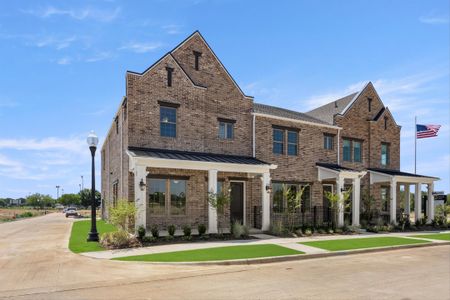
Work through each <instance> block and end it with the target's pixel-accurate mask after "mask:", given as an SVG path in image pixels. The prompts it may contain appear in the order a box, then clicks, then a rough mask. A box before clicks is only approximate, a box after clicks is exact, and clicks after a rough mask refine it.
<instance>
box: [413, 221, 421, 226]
mask: <svg viewBox="0 0 450 300" xmlns="http://www.w3.org/2000/svg"><path fill="white" fill-rule="evenodd" d="M414 225H416V227H420V225H421V222H420V220H419V219H416V221H415V222H414Z"/></svg>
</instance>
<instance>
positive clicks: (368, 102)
mask: <svg viewBox="0 0 450 300" xmlns="http://www.w3.org/2000/svg"><path fill="white" fill-rule="evenodd" d="M367 105H368V106H369V112H371V111H372V98H367Z"/></svg>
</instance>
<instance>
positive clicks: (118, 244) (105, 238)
mask: <svg viewBox="0 0 450 300" xmlns="http://www.w3.org/2000/svg"><path fill="white" fill-rule="evenodd" d="M100 244H101V245H102V246H103V247H105V248H108V249H117V248H128V247H136V246H138V245H139V242H138V241H137V239H136V238H135V237H133V236H131V235H130V234H129V233H128V232H127V231H125V230H119V231H113V232H107V233H104V234H102V235H101V237H100Z"/></svg>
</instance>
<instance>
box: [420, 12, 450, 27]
mask: <svg viewBox="0 0 450 300" xmlns="http://www.w3.org/2000/svg"><path fill="white" fill-rule="evenodd" d="M419 21H420V22H421V23H424V24H432V25H436V24H448V23H449V17H448V16H444V15H435V14H430V15H426V16H421V17H420V18H419Z"/></svg>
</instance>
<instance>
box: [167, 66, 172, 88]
mask: <svg viewBox="0 0 450 300" xmlns="http://www.w3.org/2000/svg"><path fill="white" fill-rule="evenodd" d="M166 70H167V86H172V73H173V68H170V67H166Z"/></svg>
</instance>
